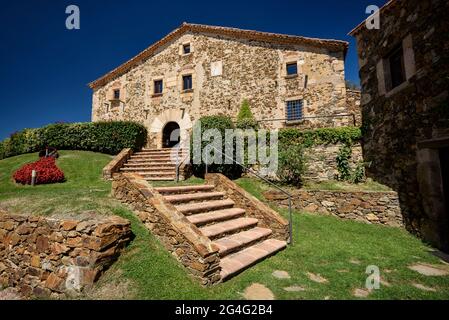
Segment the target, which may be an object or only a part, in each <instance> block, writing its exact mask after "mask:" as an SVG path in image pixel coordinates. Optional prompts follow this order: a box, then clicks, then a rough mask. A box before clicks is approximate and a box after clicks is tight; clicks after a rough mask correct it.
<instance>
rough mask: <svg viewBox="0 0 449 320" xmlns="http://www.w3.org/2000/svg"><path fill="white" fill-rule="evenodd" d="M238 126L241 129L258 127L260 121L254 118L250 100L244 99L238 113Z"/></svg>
mask: <svg viewBox="0 0 449 320" xmlns="http://www.w3.org/2000/svg"><path fill="white" fill-rule="evenodd" d="M236 127H237V128H239V129H255V130H257V129H258V123H257V121H256V119H255V118H254V115H253V113H252V112H251V108H250V105H249V102H248V100H246V99H244V100H243V102H242V106H241V107H240V111H239V113H238V115H237V123H236Z"/></svg>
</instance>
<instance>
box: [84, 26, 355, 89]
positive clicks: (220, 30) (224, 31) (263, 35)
mask: <svg viewBox="0 0 449 320" xmlns="http://www.w3.org/2000/svg"><path fill="white" fill-rule="evenodd" d="M189 31H190V32H196V33H211V34H217V35H225V36H230V37H233V38H240V39H242V38H243V39H250V40H258V41H267V42H275V43H281V44H303V45H311V46H315V47H316V46H318V47H325V48H329V49H331V50H335V51H344V54H345V55H346V52H347V50H348V46H349V43H348V42H346V41H341V40H328V39H317V38H307V37H302V36H294V35H287V34H279V33H270V32H261V31H254V30H244V29H237V28H228V27H217V26H209V25H203V24H192V23H186V22H184V23H183V24H182V25H181V26H180V27H178V28H177V29H175V30H173V31H172V32H170V33H169V34H168V35H166V36H165V37H164V38H162V39H161V40H159V41H157V42H155V43H154V44H152V45H151V46H149V47H148V48H147V49H145V50H144V51H142V52H141V53H139V54H138V55H136V56H135V57H134V58H132V59H130V60H128V61H127V62H125V63H124V64H122V65H120V66H119V67H117V68H115V69H114V70H112V71H110V72H109V73H107V74H105V75H104V76H102V77H101V78H99V79H97V80H95V81H93V82H91V83H89V87H91V88H92V89H95V88H98V87H100V86H103V85H105V84H106V83H108V82H109V81H111V80H112V79H114V78H115V77H117V76H120V75H123V74H124V73H126V72H128V71H129V70H131V69H132V68H133V67H135V66H136V65H138V64H139V63H140V62H142V61H144V60H145V59H147V58H148V57H150V56H151V55H152V54H153V53H154V52H156V50H157V49H158V48H160V47H161V46H163V45H165V44H167V43H169V42H170V41H172V40H173V39H174V38H176V37H177V36H179V35H181V34H183V33H185V32H189Z"/></svg>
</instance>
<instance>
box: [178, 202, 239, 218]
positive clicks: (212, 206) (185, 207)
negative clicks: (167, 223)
mask: <svg viewBox="0 0 449 320" xmlns="http://www.w3.org/2000/svg"><path fill="white" fill-rule="evenodd" d="M232 206H234V201H232V200H230V199H226V200H213V201H204V202H198V203H188V204H180V205H176V206H175V207H176V209H178V211H179V212H182V213H184V214H185V215H191V214H195V213H200V212H207V211H215V210H220V209H226V208H230V207H232Z"/></svg>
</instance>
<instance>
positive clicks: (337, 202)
mask: <svg viewBox="0 0 449 320" xmlns="http://www.w3.org/2000/svg"><path fill="white" fill-rule="evenodd" d="M291 194H292V207H293V208H294V209H296V210H299V211H307V212H313V213H319V214H325V215H333V216H336V217H339V218H342V219H348V220H356V221H360V222H366V223H374V224H383V225H388V226H393V227H400V226H403V219H402V214H401V208H400V207H399V198H398V195H397V193H396V192H361V191H360V192H349V191H327V190H297V191H292V192H291ZM264 196H265V197H266V198H267V199H268V200H269V201H273V202H275V203H276V204H277V205H280V206H284V207H287V206H288V198H287V197H286V196H285V195H284V194H282V193H279V192H277V191H267V192H265V193H264Z"/></svg>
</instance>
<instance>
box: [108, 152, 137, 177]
mask: <svg viewBox="0 0 449 320" xmlns="http://www.w3.org/2000/svg"><path fill="white" fill-rule="evenodd" d="M132 154H133V149H131V148H125V149H123V150H122V151H121V152H120V153H119V154H118V155H116V156H115V157H114V159H112V160H111V161H110V162H109V163H108V164H107V165H106V166H105V167H104V168H103V178H104V179H106V180H112V176H113V174H114V173H117V172H118V171H119V169H120V168H121V167H122V166H123V164H124V163H125V162H126V161H128V159H129V158H130V157H131V155H132Z"/></svg>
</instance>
